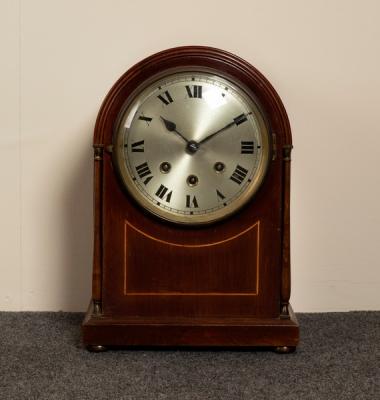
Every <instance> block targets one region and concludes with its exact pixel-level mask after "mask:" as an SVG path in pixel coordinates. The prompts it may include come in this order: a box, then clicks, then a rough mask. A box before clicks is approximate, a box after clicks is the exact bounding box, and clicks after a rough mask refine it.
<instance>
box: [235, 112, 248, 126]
mask: <svg viewBox="0 0 380 400" xmlns="http://www.w3.org/2000/svg"><path fill="white" fill-rule="evenodd" d="M245 121H247V116H246V115H245V114H240V115H238V116H237V117H236V118H234V122H235V124H236V125H240V124H242V123H243V122H245Z"/></svg>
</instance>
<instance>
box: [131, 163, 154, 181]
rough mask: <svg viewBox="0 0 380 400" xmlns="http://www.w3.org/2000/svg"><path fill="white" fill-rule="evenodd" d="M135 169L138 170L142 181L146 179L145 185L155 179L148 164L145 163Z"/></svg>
mask: <svg viewBox="0 0 380 400" xmlns="http://www.w3.org/2000/svg"><path fill="white" fill-rule="evenodd" d="M135 168H136V171H137V174H138V176H139V177H140V179H143V178H145V180H144V181H143V183H144V185H147V184H148V183H149V182H150V180H151V179H152V178H153V175H152V172H151V170H150V168H149V166H148V163H147V162H144V163H142V164H140V165H138V166H137V167H135Z"/></svg>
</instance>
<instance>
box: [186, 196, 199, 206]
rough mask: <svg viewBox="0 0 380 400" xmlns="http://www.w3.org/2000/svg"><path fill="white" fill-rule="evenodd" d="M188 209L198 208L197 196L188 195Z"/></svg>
mask: <svg viewBox="0 0 380 400" xmlns="http://www.w3.org/2000/svg"><path fill="white" fill-rule="evenodd" d="M186 207H187V208H198V202H197V198H196V197H195V196H190V195H189V194H187V195H186Z"/></svg>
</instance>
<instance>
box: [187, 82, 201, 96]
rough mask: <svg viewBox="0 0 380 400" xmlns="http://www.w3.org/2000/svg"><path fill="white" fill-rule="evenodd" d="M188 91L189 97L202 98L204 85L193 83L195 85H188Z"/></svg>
mask: <svg viewBox="0 0 380 400" xmlns="http://www.w3.org/2000/svg"><path fill="white" fill-rule="evenodd" d="M186 91H187V94H188V95H189V97H191V98H195V99H201V98H202V86H199V85H193V86H191V87H190V86H188V85H186Z"/></svg>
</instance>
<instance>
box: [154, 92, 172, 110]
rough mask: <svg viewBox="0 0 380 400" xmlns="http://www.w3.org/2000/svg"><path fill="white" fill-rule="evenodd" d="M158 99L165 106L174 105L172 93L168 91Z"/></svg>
mask: <svg viewBox="0 0 380 400" xmlns="http://www.w3.org/2000/svg"><path fill="white" fill-rule="evenodd" d="M157 97H158V98H159V99H160V100H161V101H162V102H163V103H164V104H165V106H167V105H168V104H169V103H173V99H172V96H170V93H169V92H168V91H167V90H166V91H165V92H164V93H162V94H160V95H159V96H157Z"/></svg>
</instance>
